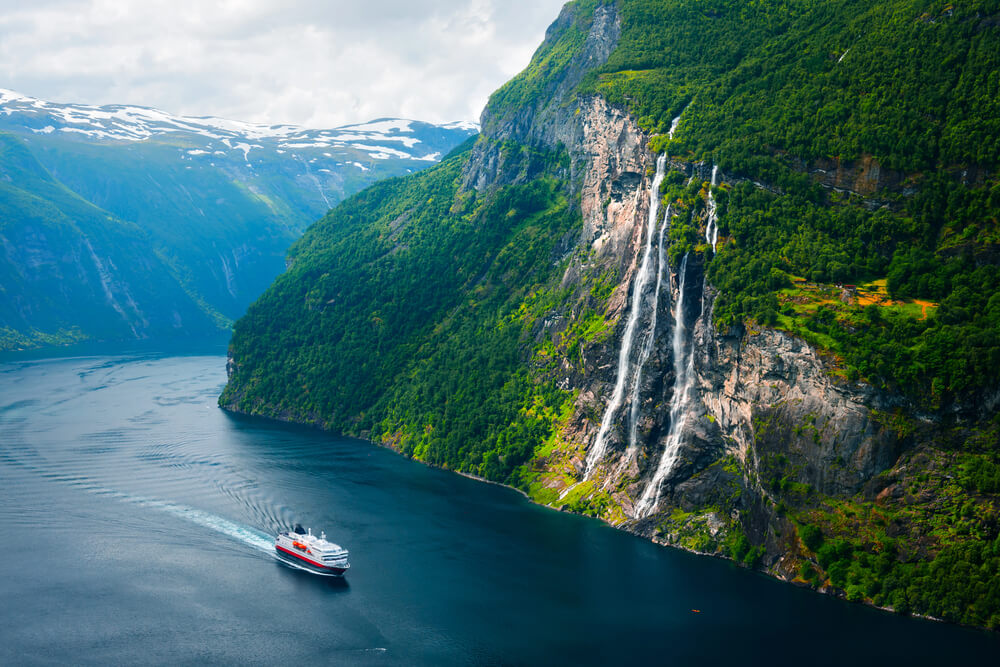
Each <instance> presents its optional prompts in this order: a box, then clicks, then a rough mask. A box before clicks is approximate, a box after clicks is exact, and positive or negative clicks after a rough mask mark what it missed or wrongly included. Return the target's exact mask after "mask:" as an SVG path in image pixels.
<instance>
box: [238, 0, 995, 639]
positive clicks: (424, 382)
mask: <svg viewBox="0 0 1000 667" xmlns="http://www.w3.org/2000/svg"><path fill="white" fill-rule="evenodd" d="M997 44H1000V3H997V2H970V3H965V4H963V5H962V6H961V7H958V6H955V5H954V4H950V3H944V2H928V1H926V0H892V1H890V2H879V3H875V2H872V1H870V0H868V1H862V0H839V1H835V2H828V1H825V0H824V1H820V0H815V1H801V2H794V3H792V2H782V1H780V0H769V1H765V2H758V3H752V4H747V3H743V2H737V1H736V0H715V1H713V2H693V1H692V0H655V1H654V0H620V1H619V2H604V1H600V0H578V1H577V2H571V3H568V4H567V5H566V7H565V8H564V9H563V11H562V13H561V14H560V16H559V18H558V19H557V20H556V22H555V23H554V24H553V25H552V27H551V28H550V29H549V31H548V33H547V35H546V39H545V41H544V43H543V44H542V45H541V47H540V48H539V50H538V51H537V52H536V54H535V56H534V57H533V59H532V62H531V64H530V65H529V66H528V68H527V69H526V70H525V71H524V72H522V73H521V74H520V75H518V76H517V77H515V78H514V79H513V80H512V81H511V82H509V83H508V84H506V85H505V86H504V87H502V88H501V89H500V90H498V91H497V92H496V93H495V94H494V95H493V96H492V97H491V99H490V102H489V104H488V105H487V108H486V110H485V111H484V112H483V116H482V119H481V124H482V135H481V136H480V137H479V138H478V139H477V140H475V141H474V142H470V144H468V145H466V146H464V147H462V149H460V150H456V151H455V152H454V153H453V154H452V155H451V156H449V157H448V158H447V159H445V160H444V161H443V162H442V164H441V165H438V166H435V167H433V168H430V169H428V170H426V171H424V172H422V173H421V174H419V175H417V176H412V177H407V178H401V179H392V180H388V181H384V182H382V183H380V184H378V185H376V186H374V187H372V188H370V189H369V190H366V191H365V192H363V193H361V194H359V195H356V196H355V197H352V198H350V199H349V200H347V201H346V202H344V203H343V204H342V205H341V206H339V207H337V208H336V209H334V210H333V211H331V212H330V213H329V214H328V215H327V216H326V217H325V218H324V219H323V220H321V221H320V222H318V223H317V224H315V225H314V226H312V227H311V228H310V229H309V230H308V231H307V232H306V234H305V235H304V236H303V238H302V239H301V240H300V241H299V242H297V243H296V244H295V245H294V246H293V247H292V249H291V250H290V254H289V257H290V266H289V269H288V270H287V271H286V273H285V274H283V275H282V276H280V277H279V278H278V280H277V281H276V282H275V284H274V285H273V286H272V287H271V288H269V289H268V291H267V292H265V293H264V295H263V296H262V297H261V298H260V299H259V300H258V301H257V302H256V303H254V304H253V305H252V306H251V307H250V309H249V310H248V313H247V315H246V316H245V317H243V318H242V319H240V320H239V321H238V322H237V324H236V326H235V329H234V337H233V341H232V343H231V346H230V354H231V361H230V368H229V371H230V381H229V384H228V385H227V387H226V389H225V391H224V393H223V395H222V396H221V397H220V404H221V405H223V406H224V407H227V408H230V409H233V410H238V411H242V412H247V413H250V414H259V415H265V416H269V417H274V418H278V419H285V420H292V421H299V422H305V423H312V424H316V425H319V426H322V427H324V428H329V429H334V430H338V431H341V432H345V433H351V434H356V435H361V436H366V437H370V438H371V439H373V440H374V441H376V442H379V443H382V444H385V445H387V446H391V447H393V448H395V449H397V450H399V451H401V452H403V453H404V454H407V455H409V456H413V457H415V458H418V459H420V460H424V461H427V462H429V463H432V464H436V465H441V466H446V467H449V468H453V469H456V470H459V471H463V472H468V473H471V474H475V475H480V476H482V477H485V478H487V479H491V480H496V481H500V482H504V483H506V484H510V485H512V486H516V487H518V488H521V489H523V490H525V491H526V492H527V493H528V494H529V495H530V496H531V497H532V498H533V499H535V500H536V501H538V502H541V503H546V504H550V505H553V506H555V507H562V508H564V509H568V510H571V511H575V512H580V513H585V514H590V515H593V516H598V517H601V518H603V519H605V520H606V521H609V522H610V523H612V524H615V525H619V526H621V527H622V528H625V529H627V530H631V531H634V532H636V533H639V534H642V535H645V536H648V537H650V538H651V539H654V540H656V541H658V542H661V543H664V544H671V545H676V546H681V547H683V548H687V549H691V550H695V551H699V552H706V553H714V554H719V555H723V556H726V557H729V558H732V559H734V560H737V561H740V562H742V563H744V564H746V565H747V566H750V567H755V568H760V569H762V570H764V571H767V572H769V573H771V574H772V575H774V576H778V577H781V578H784V579H787V580H794V581H796V582H798V583H799V584H801V585H809V586H812V587H815V588H818V589H820V590H824V591H828V592H833V593H837V594H840V595H843V596H845V597H847V598H848V599H849V600H852V601H865V602H868V603H870V604H875V605H879V606H886V607H891V608H893V609H895V610H896V611H898V612H902V613H906V612H910V611H913V612H919V613H922V614H927V615H931V616H936V617H941V618H945V619H948V620H953V621H959V622H963V623H967V624H973V625H980V626H988V627H998V626H1000V583H998V582H1000V513H998V500H1000V499H998V493H1000V416H998V413H997V407H998V403H1000V268H998V261H1000V253H998V252H997V251H998V242H1000V236H998V226H997V212H998V211H1000V182H998V180H997V172H996V170H997V166H998V163H1000V144H998V143H997V141H998V138H1000V113H998V109H997V104H998V102H997V100H998V99H1000V78H998V77H997V75H996V73H997V72H998V71H1000V50H998V49H997V48H996V45H997Z"/></svg>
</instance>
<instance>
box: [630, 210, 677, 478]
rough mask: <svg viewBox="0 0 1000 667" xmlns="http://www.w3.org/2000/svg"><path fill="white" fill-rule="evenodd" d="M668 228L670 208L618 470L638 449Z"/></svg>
mask: <svg viewBox="0 0 1000 667" xmlns="http://www.w3.org/2000/svg"><path fill="white" fill-rule="evenodd" d="M669 227H670V206H669V205H668V206H667V210H666V211H665V212H664V214H663V224H661V225H660V239H659V241H658V242H657V245H656V248H657V250H656V265H657V272H656V291H655V292H653V314H652V316H651V317H650V321H649V332H648V333H647V334H646V343H645V345H643V346H642V353H641V354H640V355H639V362H638V363H637V364H636V367H635V377H634V378H633V380H632V396H631V410H630V412H629V429H628V449H627V450H626V451H625V456H624V457H623V458H622V462H621V465H620V466H619V469H620V468H623V467H625V466H626V465H627V464H628V462H629V461H630V460H631V459H632V457H634V456H635V452H636V450H637V449H638V447H639V444H638V439H639V406H640V403H639V390H640V388H641V386H642V368H643V366H645V365H646V362H647V361H649V356H650V355H651V354H652V353H653V345H654V343H655V342H656V319H657V314H658V313H659V312H660V292H661V291H662V290H663V272H664V269H665V268H666V267H667V258H666V255H665V254H664V252H663V237H664V234H665V233H666V231H667V229H668V228H669Z"/></svg>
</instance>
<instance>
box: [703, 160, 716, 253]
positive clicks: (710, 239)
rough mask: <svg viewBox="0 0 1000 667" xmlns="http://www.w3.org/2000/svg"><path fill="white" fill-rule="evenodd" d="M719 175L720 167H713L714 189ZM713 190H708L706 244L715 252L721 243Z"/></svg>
mask: <svg viewBox="0 0 1000 667" xmlns="http://www.w3.org/2000/svg"><path fill="white" fill-rule="evenodd" d="M718 174H719V166H718V165H712V188H714V187H715V179H716V177H717V176H718ZM712 188H709V189H708V223H707V224H706V225H705V243H707V244H709V245H710V246H712V252H715V244H716V243H718V242H719V219H718V212H717V211H716V208H715V197H714V196H712Z"/></svg>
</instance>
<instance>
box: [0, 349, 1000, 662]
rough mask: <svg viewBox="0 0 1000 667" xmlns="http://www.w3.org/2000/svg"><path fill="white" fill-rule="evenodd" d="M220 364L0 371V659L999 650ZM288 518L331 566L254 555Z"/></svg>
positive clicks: (145, 362)
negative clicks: (694, 550) (732, 556)
mask: <svg viewBox="0 0 1000 667" xmlns="http://www.w3.org/2000/svg"><path fill="white" fill-rule="evenodd" d="M224 367H225V359H224V357H222V356H221V355H208V356H190V355H189V356H181V355H175V356H162V355H156V354H150V353H138V354H132V355H126V356H117V357H115V356H100V357H81V358H70V359H56V360H31V361H20V362H18V361H14V362H12V361H7V362H5V363H0V543H2V545H3V551H2V556H0V559H2V563H0V564H2V567H3V576H2V577H0V600H2V601H3V604H2V605H0V663H2V664H25V663H63V664H81V663H85V664H123V663H128V664H133V663H142V664H146V663H168V664H179V663H212V664H219V663H243V664H246V663H255V664H277V663H284V664H316V663H319V664H327V663H334V664H362V665H364V664H373V665H382V664H403V665H411V664H427V665H439V664H532V665H533V664H573V663H575V664H640V663H648V664H676V665H689V664H720V663H723V662H726V663H736V664H768V665H781V664H795V665H802V664H910V665H913V664H928V663H938V664H958V663H961V662H965V661H976V662H984V661H985V662H990V661H992V659H994V658H995V656H996V654H997V653H996V652H997V651H998V649H1000V641H998V640H997V637H996V636H995V635H991V634H987V633H983V632H977V631H971V630H966V629H962V628H958V627H954V626H948V625H944V624H939V623H933V622H928V621H920V620H914V619H908V618H901V617H896V616H893V615H891V614H886V613H883V612H878V611H875V610H872V609H868V608H864V607H861V606H857V605H852V604H847V603H844V602H841V601H838V600H834V599H830V598H827V597H823V596H820V595H816V594H814V593H811V592H808V591H802V590H799V589H796V588H794V587H792V586H789V585H787V584H781V583H778V582H774V581H771V580H769V579H766V578H764V577H761V576H758V575H755V574H753V573H750V572H747V571H745V570H741V569H739V568H736V567H734V566H732V565H730V564H728V563H726V562H724V561H720V560H715V559H709V558H701V557H697V556H693V555H690V554H686V553H683V552H679V551H674V550H670V549H664V548H660V547H657V546H655V545H653V544H650V543H647V542H645V541H643V540H640V539H637V538H634V537H632V536H630V535H627V534H624V533H621V532H619V531H616V530H614V529H611V528H609V527H607V526H604V525H602V524H600V523H598V522H596V521H592V520H587V519H583V518H580V517H575V516H571V515H565V514H559V513H557V512H553V511H551V510H547V509H544V508H541V507H537V506H534V505H531V504H530V503H528V502H527V501H526V500H524V499H523V498H522V497H521V496H520V495H518V494H517V493H515V492H513V491H511V490H509V489H504V488H501V487H498V486H492V485H487V484H482V483H479V482H475V481H473V480H469V479H465V478H463V477H460V476H458V475H454V474H451V473H448V472H445V471H442V470H436V469H431V468H427V467H425V466H422V465H420V464H418V463H414V462H412V461H408V460H406V459H404V458H402V457H399V456H397V455H395V454H393V453H392V452H389V451H386V450H383V449H379V448H376V447H373V446H371V445H369V444H367V443H364V442H359V441H355V440H348V439H342V438H336V437H332V436H330V435H327V434H323V433H320V432H316V431H311V430H305V429H300V428H295V427H288V426H283V425H276V424H271V423H267V422H262V421H258V420H251V419H246V418H240V417H233V416H230V415H227V414H226V413H224V412H222V411H220V410H219V409H218V408H217V407H216V404H215V401H216V397H217V396H218V394H219V391H220V390H221V388H222V386H223V383H224V381H225V373H224ZM295 522H301V523H302V524H303V525H305V526H311V527H313V529H314V530H319V529H323V530H325V531H326V532H327V535H328V537H329V538H330V539H331V540H333V541H336V542H339V543H341V544H342V545H344V546H346V547H347V548H348V549H350V550H351V562H352V569H351V571H350V573H349V575H348V577H347V578H346V579H345V580H342V581H338V580H331V579H327V578H320V577H316V576H313V575H310V574H308V573H304V572H301V571H297V570H294V569H290V568H289V567H287V566H285V565H283V564H282V563H281V562H279V561H277V560H276V559H275V558H274V557H273V556H272V554H271V553H270V544H269V539H270V535H272V534H273V533H275V532H276V531H278V530H280V529H287V528H289V527H291V526H292V525H293V524H294V523H295ZM693 609H699V610H700V613H694V612H693V611H692V610H693ZM303 661H310V662H308V663H304V662H303ZM887 661H890V662H887Z"/></svg>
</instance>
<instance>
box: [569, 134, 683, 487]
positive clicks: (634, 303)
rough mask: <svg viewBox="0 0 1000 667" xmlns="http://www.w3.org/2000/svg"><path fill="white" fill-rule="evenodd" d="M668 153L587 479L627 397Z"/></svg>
mask: <svg viewBox="0 0 1000 667" xmlns="http://www.w3.org/2000/svg"><path fill="white" fill-rule="evenodd" d="M666 165H667V156H666V153H664V154H663V155H661V156H660V157H659V158H657V160H656V176H655V177H653V182H652V183H651V184H650V186H649V220H648V222H647V224H646V248H645V250H644V251H643V254H642V263H641V264H640V265H639V272H638V273H637V274H636V277H635V283H633V286H632V299H631V304H630V307H629V314H628V321H627V323H626V324H625V334H624V335H623V336H622V346H621V349H620V350H619V352H618V374H617V379H616V380H615V389H614V391H613V392H612V394H611V401H610V402H609V403H608V407H607V408H606V409H605V411H604V417H603V418H602V419H601V427H600V429H599V430H598V431H597V439H596V440H595V441H594V446H593V447H591V448H590V451H589V452H588V453H587V468H586V472H585V473H584V476H583V478H584V479H590V476H591V474H593V472H594V468H595V467H596V466H597V464H598V463H599V462H600V460H601V459H602V458H604V454H605V451H606V450H607V435H608V431H609V430H610V428H611V422H612V421H614V417H615V414H616V413H617V412H618V410H619V408H621V405H622V401H623V399H624V397H625V383H626V381H627V380H628V375H629V357H630V356H631V354H632V343H633V342H634V340H635V330H636V328H637V327H638V324H639V316H640V315H641V311H642V295H643V292H645V291H646V285H647V283H649V278H650V274H651V273H652V264H653V262H652V258H651V256H652V254H653V252H652V251H653V234H654V233H655V232H656V217H657V214H658V212H659V207H660V183H661V182H662V181H663V175H664V173H665V171H666Z"/></svg>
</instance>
